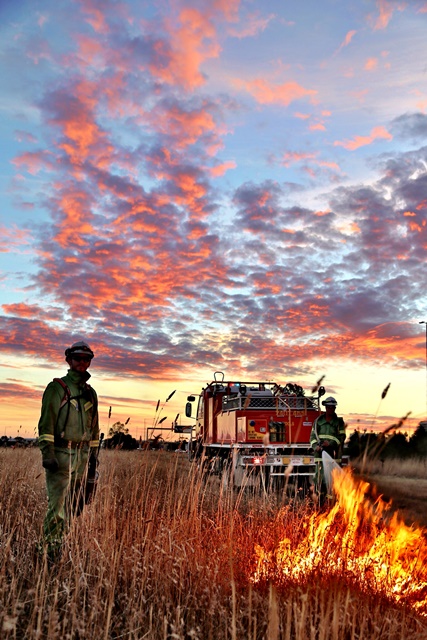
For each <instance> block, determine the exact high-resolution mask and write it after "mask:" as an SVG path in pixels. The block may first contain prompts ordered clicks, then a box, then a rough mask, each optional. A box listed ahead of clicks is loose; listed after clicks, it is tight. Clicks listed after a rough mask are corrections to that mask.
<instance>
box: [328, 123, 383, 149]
mask: <svg viewBox="0 0 427 640" xmlns="http://www.w3.org/2000/svg"><path fill="white" fill-rule="evenodd" d="M379 138H380V139H384V140H392V139H393V136H392V135H391V134H390V133H389V132H388V131H387V129H386V128H385V127H381V126H380V127H374V128H373V129H372V131H371V134H370V135H369V136H355V137H354V139H353V140H344V141H339V140H336V141H335V142H334V146H335V147H344V149H348V150H349V151H354V150H355V149H359V147H365V146H366V145H368V144H372V143H373V142H374V140H377V139H379Z"/></svg>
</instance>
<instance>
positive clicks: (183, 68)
mask: <svg viewBox="0 0 427 640" xmlns="http://www.w3.org/2000/svg"><path fill="white" fill-rule="evenodd" d="M166 29H167V31H168V33H169V38H170V41H169V46H170V53H169V59H168V60H167V63H166V64H164V65H163V66H159V65H151V66H150V70H151V73H152V74H153V75H154V76H157V77H159V78H161V79H162V80H163V81H164V82H166V83H168V84H176V85H180V86H182V87H184V88H185V89H187V90H193V89H195V88H196V87H200V86H201V85H202V84H204V82H205V77H204V75H203V74H202V72H201V71H200V67H201V65H202V64H203V62H204V61H205V60H207V59H208V58H215V57H218V55H219V52H220V46H219V44H218V42H217V39H216V30H215V27H214V24H213V22H212V21H211V20H210V19H209V17H208V16H206V15H205V14H204V13H202V12H201V11H198V10H197V9H192V8H186V9H183V10H182V11H181V12H180V14H179V16H178V17H177V19H176V20H172V19H169V20H168V21H167V23H166Z"/></svg>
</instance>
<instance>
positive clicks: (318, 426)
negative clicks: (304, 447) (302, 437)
mask: <svg viewBox="0 0 427 640" xmlns="http://www.w3.org/2000/svg"><path fill="white" fill-rule="evenodd" d="M324 440H328V441H329V443H331V444H330V445H329V447H328V448H327V450H329V449H331V450H332V452H333V453H334V454H335V456H336V454H337V453H338V452H340V450H341V449H342V445H343V444H344V441H345V423H344V420H343V418H339V417H338V416H337V415H335V416H334V417H333V418H332V420H331V421H330V422H328V420H326V416H325V414H323V413H322V415H320V416H319V417H318V418H316V420H315V421H314V424H313V427H312V429H311V435H310V446H311V448H312V449H314V451H315V454H316V455H315V460H317V459H319V460H321V459H322V455H321V452H320V453H318V454H317V449H318V447H319V445H320V443H322V442H323V441H324Z"/></svg>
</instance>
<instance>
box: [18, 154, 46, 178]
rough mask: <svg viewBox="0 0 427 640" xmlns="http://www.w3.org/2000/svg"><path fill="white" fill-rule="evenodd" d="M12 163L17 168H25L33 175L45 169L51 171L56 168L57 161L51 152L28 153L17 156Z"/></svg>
mask: <svg viewBox="0 0 427 640" xmlns="http://www.w3.org/2000/svg"><path fill="white" fill-rule="evenodd" d="M12 162H13V164H14V165H15V167H18V168H22V167H24V168H25V169H26V170H27V171H28V173H31V174H32V175H36V174H37V173H39V172H40V171H42V170H44V169H46V170H49V171H51V170H52V169H53V168H54V166H55V160H54V158H53V155H52V154H51V153H50V152H49V151H27V152H26V153H22V154H21V155H19V156H16V157H15V158H14V159H13V160H12Z"/></svg>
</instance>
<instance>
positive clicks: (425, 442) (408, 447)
mask: <svg viewBox="0 0 427 640" xmlns="http://www.w3.org/2000/svg"><path fill="white" fill-rule="evenodd" d="M426 427H427V423H422V422H421V423H420V424H419V425H418V427H417V428H416V430H415V431H414V433H413V434H412V435H411V436H409V435H408V434H407V433H401V432H400V431H395V432H393V433H375V432H373V431H371V432H370V433H368V432H367V431H363V432H360V431H354V432H353V433H352V434H351V436H350V437H349V439H348V441H347V444H346V446H345V453H346V454H347V455H349V456H350V458H351V459H355V458H358V457H360V456H363V455H365V454H366V455H367V456H375V457H377V458H379V459H382V460H385V459H387V458H413V457H424V456H427V430H426Z"/></svg>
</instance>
